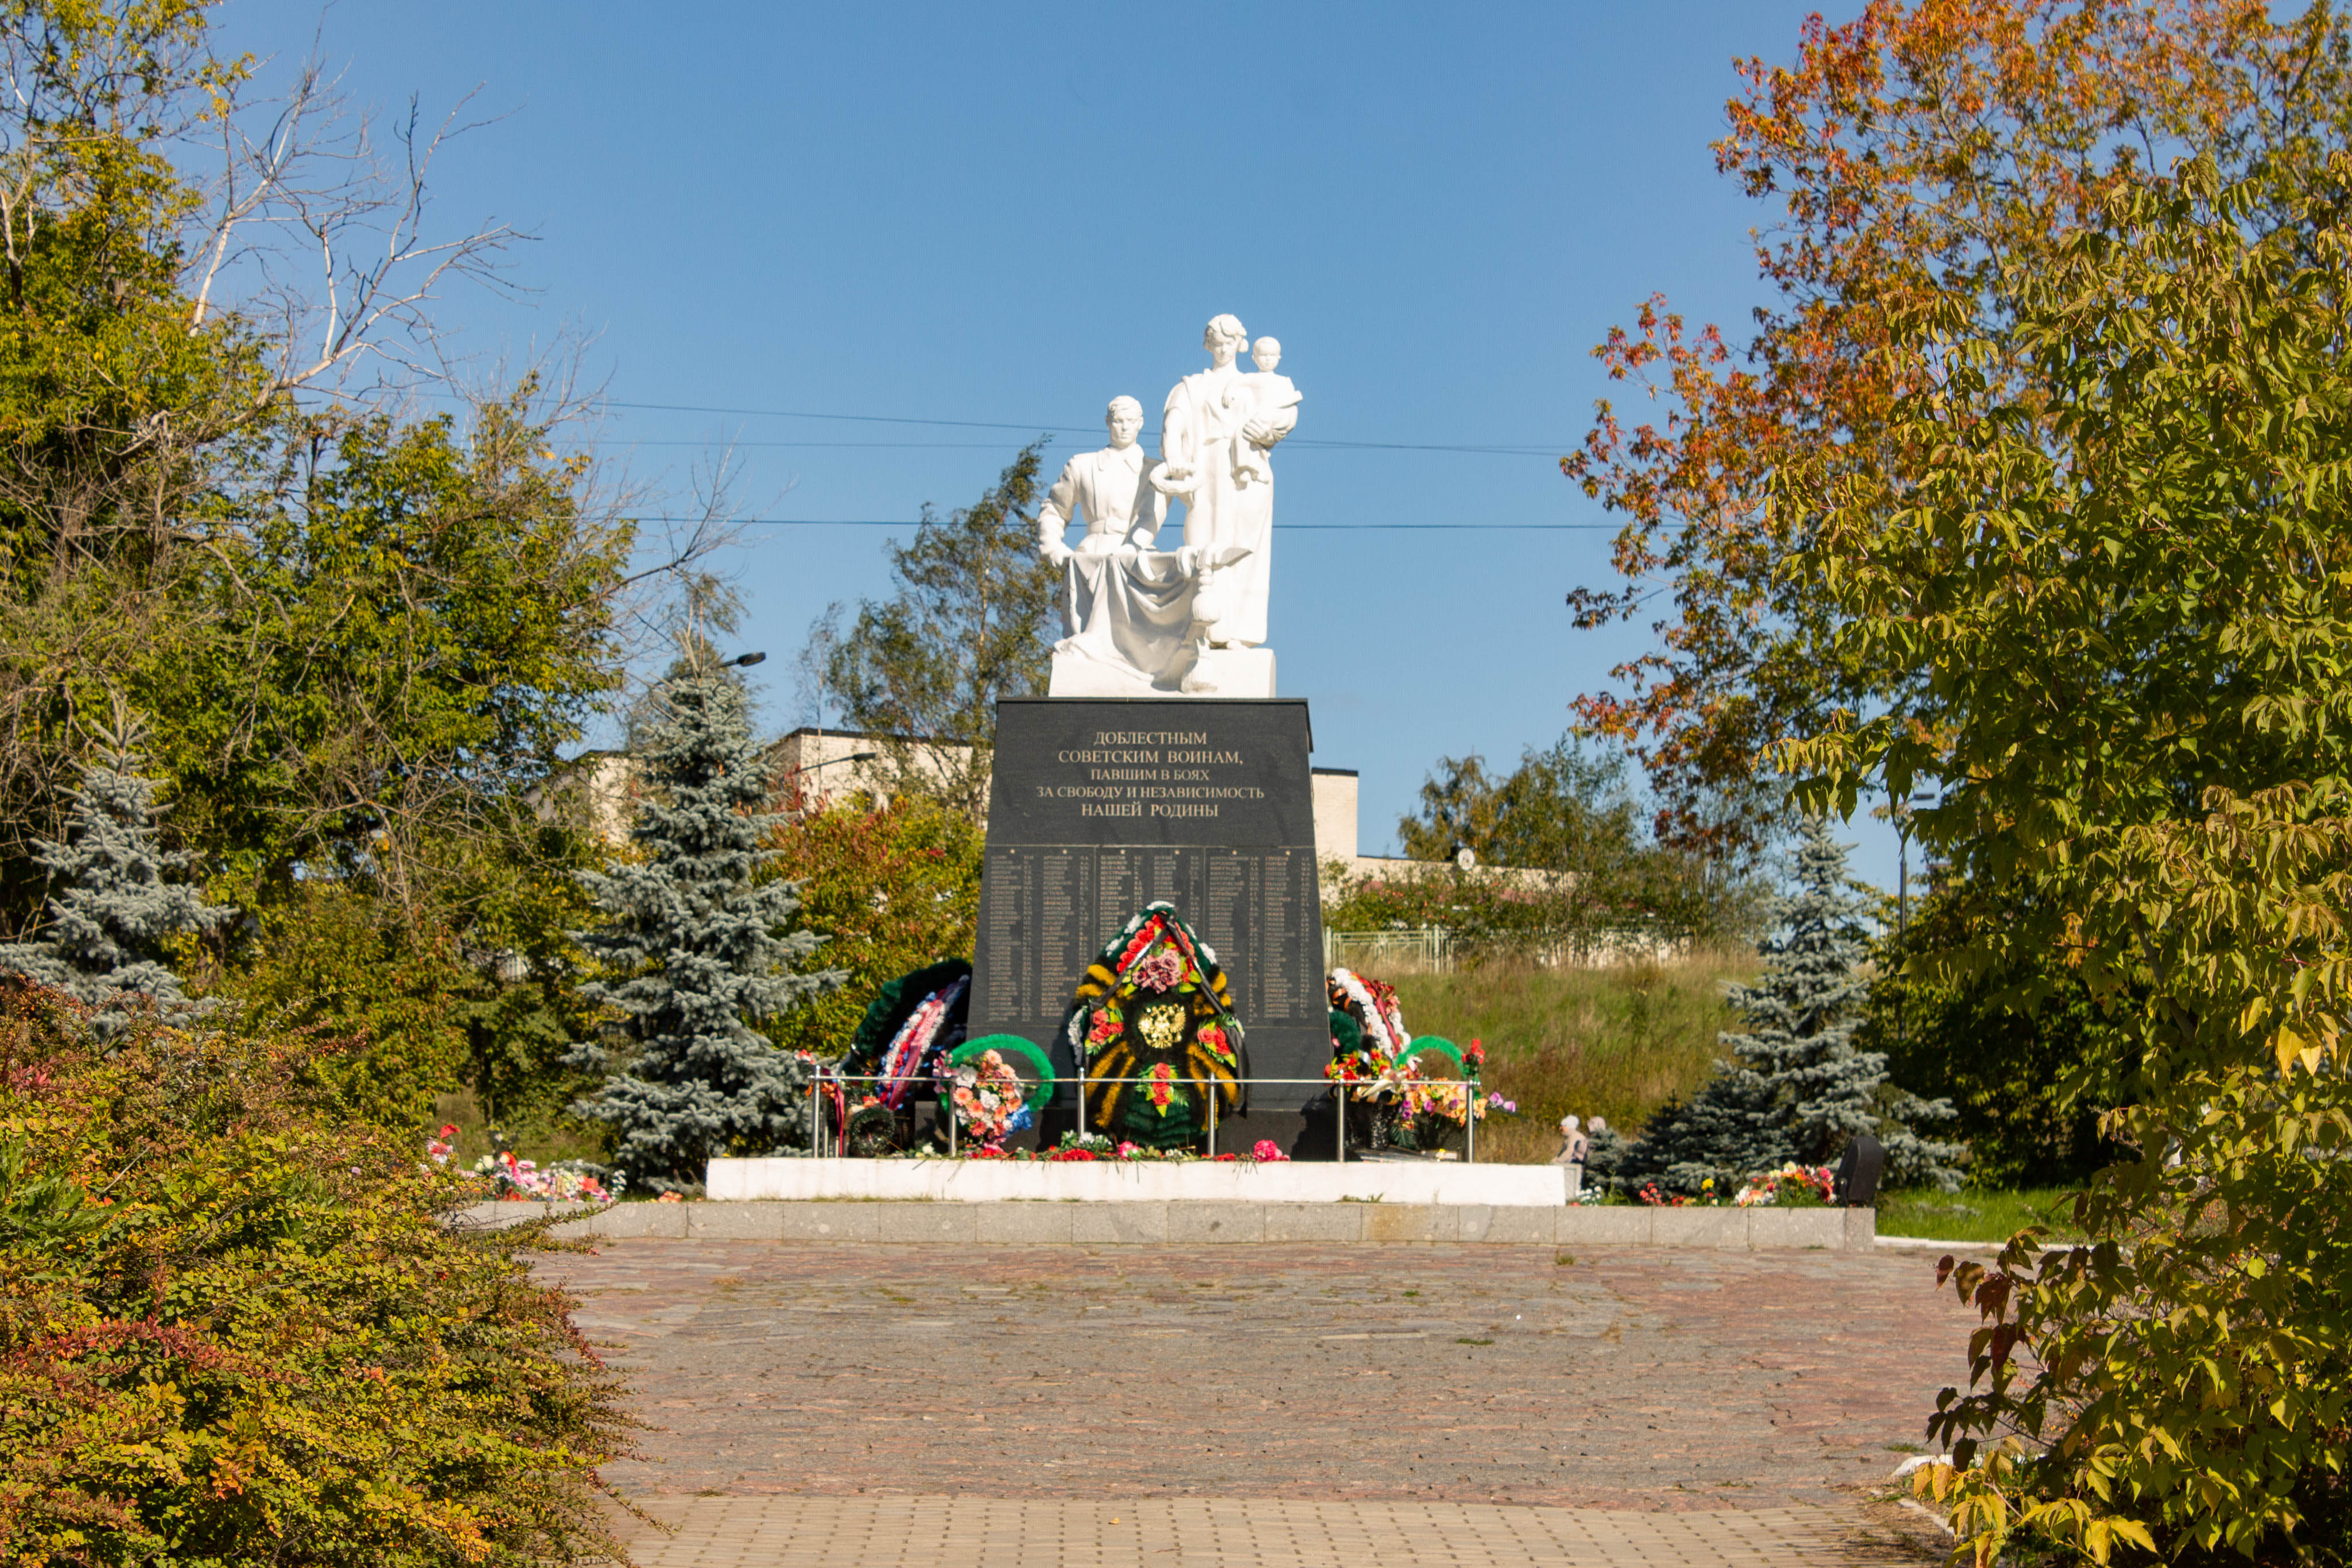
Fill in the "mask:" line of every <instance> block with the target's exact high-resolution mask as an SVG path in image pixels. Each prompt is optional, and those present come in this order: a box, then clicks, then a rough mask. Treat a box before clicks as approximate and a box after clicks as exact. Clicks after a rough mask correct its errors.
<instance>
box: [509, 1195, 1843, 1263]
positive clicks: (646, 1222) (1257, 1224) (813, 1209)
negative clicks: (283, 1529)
mask: <svg viewBox="0 0 2352 1568" xmlns="http://www.w3.org/2000/svg"><path fill="white" fill-rule="evenodd" d="M551 1210H554V1211H556V1212H562V1213H576V1214H579V1215H581V1217H580V1218H578V1219H575V1220H572V1221H569V1222H567V1223H565V1224H563V1225H560V1226H556V1227H555V1235H557V1236H558V1237H563V1238H565V1239H568V1240H600V1241H618V1240H624V1239H630V1238H636V1237H667V1238H668V1239H670V1240H673V1241H689V1240H690V1241H779V1242H782V1241H790V1242H843V1241H846V1242H898V1243H912V1244H916V1245H920V1244H922V1243H926V1242H948V1243H952V1244H959V1245H962V1246H967V1247H970V1246H980V1247H1157V1246H1171V1247H1227V1246H1244V1247H1245V1246H1252V1245H1260V1244H1266V1243H1275V1244H1280V1245H1284V1246H1300V1245H1331V1244H1338V1245H1341V1246H1348V1245H1360V1246H1391V1247H1393V1246H1423V1247H1425V1246H1431V1245H1434V1244H1439V1243H1449V1242H1476V1243H1489V1244H1493V1245H1496V1246H1507V1247H1575V1246H1585V1247H1602V1246H1631V1247H1705V1248H1707V1249H1710V1250H1718V1249H1720V1250H1730V1251H1744V1252H1759V1251H1767V1250H1780V1249H1805V1248H1811V1249H1815V1250H1821V1251H1841V1252H1867V1251H1869V1250H1871V1248H1872V1247H1873V1245H1874V1241H1875V1238H1876V1236H1877V1228H1878V1226H1877V1220H1878V1216H1877V1214H1876V1212H1875V1211H1874V1210H1871V1209H1826V1208H1823V1209H1776V1208H1749V1209H1738V1208H1680V1209H1674V1208H1647V1207H1632V1206H1626V1207H1617V1206H1602V1205H1595V1206H1593V1207H1590V1208H1584V1207H1562V1208H1533V1207H1504V1206H1498V1205H1481V1204H1349V1203H1338V1204H1252V1203H999V1204H969V1203H770V1202H749V1203H683V1204H615V1205H612V1206H611V1207H609V1208H604V1209H594V1208H590V1207H586V1206H584V1205H540V1204H512V1203H508V1204H476V1205H474V1206H473V1207H472V1208H470V1209H467V1211H466V1217H467V1220H468V1221H470V1222H472V1223H474V1224H478V1225H493V1226H496V1225H513V1224H517V1223H519V1222H520V1221H523V1220H527V1219H535V1218H537V1217H538V1216H539V1215H541V1214H543V1213H547V1212H550V1211H551Z"/></svg>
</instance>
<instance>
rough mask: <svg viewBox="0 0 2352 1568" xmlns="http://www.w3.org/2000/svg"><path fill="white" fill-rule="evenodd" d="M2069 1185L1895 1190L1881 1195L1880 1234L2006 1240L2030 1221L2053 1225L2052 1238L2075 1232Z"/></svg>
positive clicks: (1964, 1239)
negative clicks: (2005, 1190)
mask: <svg viewBox="0 0 2352 1568" xmlns="http://www.w3.org/2000/svg"><path fill="white" fill-rule="evenodd" d="M2073 1191H2074V1189H2073V1188H2071V1187H2021V1188H2018V1189H2016V1190H2014V1191H2008V1192H2002V1191H1988V1190H1986V1189H1983V1188H1979V1187H1967V1188H1963V1189H1962V1190H1961V1191H1959V1192H1957V1193H1938V1192H1932V1191H1927V1192H1920V1191H1911V1192H1895V1193H1881V1194H1878V1234H1879V1235H1881V1236H1919V1237H1932V1238H1933V1239H1935V1240H1937V1241H2007V1240H2008V1239H2009V1238H2010V1237H2011V1236H2013V1235H2015V1234H2016V1233H2017V1232H2019V1231H2021V1230H2023V1229H2024V1228H2025V1227H2026V1226H2029V1225H2042V1226H2049V1227H2050V1233H2051V1236H2052V1237H2053V1238H2057V1239H2063V1238H2065V1237H2069V1236H2071V1235H2072V1234H2073V1231H2074V1215H2073V1212H2072V1210H2071V1209H2069V1207H2068V1206H2067V1201H2066V1200H2067V1199H2068V1197H2069V1196H2070V1195H2071V1194H2072V1193H2073Z"/></svg>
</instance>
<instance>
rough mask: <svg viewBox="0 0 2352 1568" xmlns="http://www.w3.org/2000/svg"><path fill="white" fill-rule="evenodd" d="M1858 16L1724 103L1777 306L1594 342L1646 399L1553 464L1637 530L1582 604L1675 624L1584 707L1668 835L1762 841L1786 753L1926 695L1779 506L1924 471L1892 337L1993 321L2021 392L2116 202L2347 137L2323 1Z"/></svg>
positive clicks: (1641, 323)
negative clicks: (2202, 161)
mask: <svg viewBox="0 0 2352 1568" xmlns="http://www.w3.org/2000/svg"><path fill="white" fill-rule="evenodd" d="M2345 46H2346V36H2345V27H2344V24H2343V19H2342V18H2341V16H2338V15H2337V13H2336V11H2335V10H2334V9H2332V8H2331V7H2329V6H2327V5H2313V6H2310V7H2308V8H2305V7H2298V6H2273V5H2266V4H2263V0H1868V3H1866V4H1864V5H1859V6H1857V7H1854V8H1853V15H1851V16H1847V17H1844V18H1843V19H1840V20H1836V21H1834V22H1832V21H1831V20H1828V19H1825V18H1824V17H1822V16H1813V17H1812V18H1811V19H1810V20H1809V21H1808V22H1807V23H1806V24H1805V25H1804V28H1803V32H1802V34H1801V37H1800V38H1799V39H1798V40H1797V47H1796V48H1795V50H1794V51H1793V54H1792V56H1791V58H1787V59H1785V60H1782V59H1764V58H1749V59H1745V60H1742V61H1740V62H1738V73H1739V77H1740V85H1739V90H1738V94H1737V95H1736V96H1735V97H1734V98H1733V99H1732V100H1731V101H1730V102H1729V103H1727V105H1726V106H1725V109H1726V121H1727V129H1726V132H1725V134H1724V135H1723V136H1722V138H1721V139H1719V140H1718V141H1717V142H1716V143H1715V144H1714V151H1715V153H1716V158H1717V167H1718V168H1720V169H1721V170H1722V171H1723V173H1724V174H1726V175H1727V176H1728V177H1729V178H1731V179H1733V180H1735V181H1736V182H1738V185H1739V188H1740V189H1741V190H1742V191H1743V192H1744V193H1745V194H1747V195H1749V196H1751V197H1753V198H1755V199H1756V200H1757V201H1758V202H1759V224H1758V226H1757V227H1756V228H1755V229H1754V230H1753V231H1752V232H1753V239H1754V243H1755V254H1756V263H1757V272H1758V276H1759V280H1760V281H1761V282H1762V283H1763V284H1764V285H1765V287H1766V288H1767V289H1769V290H1770V291H1771V294H1772V296H1773V297H1772V300H1771V303H1770V304H1769V307H1768V308H1766V309H1763V310H1759V311H1758V313H1757V318H1756V324H1755V329H1754V331H1752V332H1749V333H1746V334H1735V333H1733V332H1730V331H1718V330H1717V328H1715V327H1712V326H1706V325H1704V324H1702V323H1697V322H1688V323H1686V322H1685V321H1684V319H1683V318H1682V317H1680V316H1678V315H1676V314H1675V313H1673V312H1672V311H1671V310H1668V309H1667V308H1666V306H1665V302H1664V300H1661V299H1655V298H1654V299H1652V300H1650V301H1648V302H1647V303H1646V304H1644V305H1643V307H1642V309H1641V310H1640V311H1639V314H1638V317H1637V319H1636V320H1635V321H1633V322H1632V323H1630V324H1629V325H1628V326H1627V327H1625V328H1623V329H1619V330H1612V331H1611V333H1610V334H1609V337H1608V339H1607V341H1606V342H1603V343H1601V345H1600V346H1599V347H1598V348H1596V349H1595V351H1594V353H1595V355H1596V356H1597V357H1598V358H1599V359H1600V360H1601V363H1603V365H1604V366H1605V367H1606V369H1607V371H1608V374H1610V376H1611V377H1612V379H1613V380H1617V381H1620V382H1622V384H1624V386H1625V387H1626V389H1627V391H1628V392H1629V394H1630V395H1629V396H1628V397H1627V398H1625V399H1624V400H1622V402H1621V401H1619V400H1616V399H1612V400H1611V401H1609V402H1604V403H1602V404H1601V405H1600V406H1599V409H1598V412H1597V415H1596V417H1595V419H1594V422H1593V426H1592V429H1591V434H1590V435H1589V436H1588V437H1587V438H1586V440H1585V442H1584V444H1583V446H1582V447H1581V448H1580V450H1579V451H1578V452H1577V453H1575V454H1574V455H1573V456H1571V457H1570V458H1568V459H1567V460H1566V461H1565V463H1564V465H1563V466H1564V468H1565V469H1566V471H1567V473H1568V475H1569V477H1570V479H1574V480H1576V481H1577V482H1578V483H1580V485H1581V487H1582V488H1583V489H1584V490H1585V492H1586V493H1587V494H1588V495H1590V496H1591V497H1593V498H1595V499H1597V500H1600V501H1601V502H1602V503H1603V504H1604V505H1606V506H1607V507H1609V508H1610V509H1611V510H1613V511H1615V512H1616V513H1618V514H1619V516H1620V517H1622V519H1623V520H1624V523H1625V527H1624V529H1623V531H1622V532H1621V533H1620V534H1619V536H1618V538H1617V541H1616V545H1615V550H1614V561H1613V563H1614V565H1615V566H1616V568H1617V570H1618V572H1619V573H1620V574H1621V578H1620V581H1619V582H1618V583H1617V584H1614V585H1613V586H1612V587H1607V588H1594V589H1588V590H1580V591H1579V592H1577V593H1576V594H1574V595H1571V596H1570V603H1571V605H1572V607H1574V608H1575V609H1576V611H1577V612H1578V616H1579V621H1580V624H1582V625H1588V626H1593V625H1602V624H1609V623H1613V622H1617V621H1621V620H1630V619H1633V618H1637V617H1638V618H1641V619H1644V620H1647V619H1650V618H1652V617H1655V620H1654V626H1655V628H1656V630H1657V632H1658V634H1659V635H1658V637H1657V638H1656V640H1655V642H1654V644H1653V645H1652V646H1650V647H1647V648H1645V649H1644V651H1643V653H1642V654H1641V655H1640V656H1638V657H1636V658H1633V659H1630V660H1628V661H1626V662H1625V663H1623V664H1622V665H1621V666H1620V667H1619V668H1617V669H1616V671H1615V672H1614V673H1615V675H1616V676H1617V677H1618V679H1619V684H1618V685H1617V686H1616V687H1614V688H1613V689H1608V690H1595V691H1589V692H1587V693H1585V694H1584V695H1583V696H1582V697H1580V699H1579V700H1578V704H1577V706H1578V710H1579V714H1580V720H1581V721H1582V722H1583V723H1585V724H1586V725H1588V726H1590V727H1591V730H1592V731H1594V732H1597V733H1601V734H1606V735H1610V736H1613V737H1616V738H1618V739H1620V740H1622V742H1625V743H1626V744H1627V745H1628V746H1630V747H1631V748H1633V750H1635V751H1636V752H1637V753H1638V754H1639V755H1640V756H1641V758H1642V760H1643V763H1644V764H1645V765H1646V767H1647V770H1648V772H1649V774H1650V778H1651V783H1652V786H1653V788H1654V790H1655V791H1656V793H1657V795H1658V799H1659V804H1660V826H1661V831H1662V833H1663V834H1664V836H1665V837H1667V838H1668V839H1669V840H1672V841H1689V840H1696V841H1700V842H1708V843H1718V844H1733V845H1737V844H1739V843H1742V842H1752V841H1753V840H1754V839H1755V838H1756V837H1758V836H1759V834H1761V833H1764V832H1766V831H1769V828H1770V826H1772V825H1773V824H1774V823H1775V822H1777V821H1778V820H1780V794H1779V791H1778V789H1777V788H1776V787H1774V784H1775V781H1774V780H1773V778H1772V774H1771V771H1770V768H1769V762H1770V760H1771V748H1772V746H1773V745H1774V743H1775V742H1778V741H1779V740H1780V739H1781V738H1782V737H1784V736H1786V735H1789V734H1790V733H1792V732H1799V731H1804V730H1807V729H1809V728H1811V726H1813V725H1816V724H1818V723H1821V722H1823V721H1826V720H1827V718H1828V716H1829V715H1830V714H1832V712H1833V711H1834V710H1837V709H1838V708H1840V707H1845V708H1851V709H1853V710H1867V709H1869V708H1870V707H1871V706H1872V705H1874V704H1875V703H1877V702H1881V701H1887V700H1902V699H1903V698H1904V696H1905V695H1906V694H1905V692H1904V689H1902V688H1899V687H1888V686H1886V685H1885V684H1884V683H1885V682H1886V681H1888V680H1891V679H1897V678H1898V676H1899V675H1900V674H1901V673H1902V672H1901V671H1898V670H1895V669H1890V668H1882V667H1877V666H1870V665H1862V664H1856V663H1854V662H1853V661H1852V660H1851V659H1850V658H1847V657H1846V655H1845V654H1844V652H1843V649H1842V645H1840V644H1838V643H1837V642H1836V641H1835V637H1834V634H1835V631H1836V629H1837V626H1838V624H1839V622H1840V620H1841V619H1842V617H1843V609H1842V608H1841V606H1840V605H1839V603H1838V602H1837V600H1835V599H1834V598H1833V597H1829V596H1825V595H1822V593H1821V592H1819V589H1818V582H1819V578H1818V574H1813V573H1811V572H1808V571H1806V570H1803V569H1802V568H1803V566H1804V565H1805V563H1804V562H1802V561H1801V560H1800V559H1798V558H1799V557H1801V556H1803V555H1806V554H1809V553H1810V552H1813V551H1814V550H1816V549H1818V548H1819V540H1818V537H1817V534H1816V532H1815V531H1814V530H1813V529H1812V527H1811V524H1810V521H1809V520H1808V518H1807V516H1806V514H1805V513H1804V512H1803V511H1802V510H1797V509H1790V508H1774V507H1772V506H1770V505H1769V496H1770V493H1771V489H1772V486H1773V485H1774V484H1775V482H1776V481H1777V480H1778V479H1780V477H1781V476H1783V475H1785V474H1787V473H1788V472H1790V470H1792V469H1793V468H1797V467H1800V466H1804V467H1808V468H1811V469H1813V470H1815V471H1817V472H1819V473H1822V474H1823V475H1826V474H1828V473H1829V472H1831V471H1836V472H1840V473H1843V474H1844V475H1847V476H1849V477H1850V478H1852V479H1853V480H1854V481H1855V482H1856V483H1861V484H1889V483H1896V482H1900V481H1901V480H1902V479H1905V478H1906V477H1908V476H1910V475H1912V474H1914V473H1916V471H1917V467H1918V465H1919V464H1920V463H1922V462H1923V461H1924V460H1925V459H1926V458H1927V455H1928V451H1927V449H1923V448H1919V447H1915V446H1913V445H1912V444H1911V437H1913V436H1914V435H1916V433H1917V432H1916V426H1913V425H1912V424H1911V422H1910V421H1908V420H1904V419H1898V418H1896V417H1895V403H1896V401H1897V400H1898V399H1900V398H1901V397H1903V396H1904V395H1906V393H1907V392H1909V391H1910V390H1912V389H1913V388H1914V387H1915V386H1916V378H1917V377H1919V376H1920V375H1922V374H1927V370H1928V368H1929V367H1928V365H1927V363H1925V362H1923V360H1922V359H1921V357H1920V356H1921V354H1922V353H1924V352H1925V348H1924V345H1922V344H1920V343H1919V342H1916V340H1915V338H1914V337H1913V335H1912V334H1911V333H1909V332H1908V331H1905V330H1902V329H1901V328H1900V327H1899V325H1898V322H1899V321H1900V320H1901V319H1903V318H1905V317H1906V316H1908V315H1910V314H1912V313H1914V312H1916V310H1918V309H1920V308H1921V306H1922V305H1923V304H1924V303H1927V302H1928V301H1931V300H1932V301H1934V302H1936V304H1937V308H1938V309H1940V310H1945V311H1946V312H1948V313H1950V314H1952V315H1954V316H1955V317H1956V318H1957V319H1960V320H1965V321H1969V322H1970V323H1973V324H1974V326H1975V327H1976V328H1977V329H1979V342H1981V343H1982V344H1983V358H1982V360H1981V362H1980V365H1979V369H1980V370H1981V372H1982V373H1983V374H1984V375H1985V377H1986V378H1987V380H1988V382H1989V383H1990V384H1999V385H2003V386H2011V387H2014V386H2017V385H2020V384H2023V383H2024V382H2026V381H2028V380H2030V378H2031V375H2032V372H2031V371H2030V369H2029V367H2027V366H2025V365H2024V364H2023V363H2022V362H2021V357H2020V356H2019V355H2018V354H2017V353H2012V349H2013V348H2014V346H2015V345H2014V342H2013V340H2011V339H2009V338H2008V337H2007V336H2006V335H2005V334H2003V333H2002V331H2000V329H2001V327H2002V325H2003V323H2005V322H2007V321H2010V320H2011V317H2012V315H2013V312H2014V310H2016V308H2017V307H2016V298H2017V297H2016V292H2015V290H2016V289H2017V286H2018V284H2019V283H2020V282H2021V280H2024V279H2032V278H2033V277H2035V276H2036V275H2037V274H2038V273H2039V272H2040V271H2041V270H2042V268H2045V267H2047V266H2048V265H2050V264H2051V263H2052V262H2053V261H2054V259H2055V258H2056V255H2057V252H2058V248H2059V247H2060V246H2061V245H2062V244H2063V241H2064V240H2065V239H2066V237H2069V236H2071V235H2074V234H2078V233H2081V232H2082V231H2083V229H2084V226H2085V225H2086V224H2095V222H2096V221H2097V216H2098V213H2099V210H2100V203H2101V201H2102V198H2103V193H2105V192H2106V191H2108V190H2110V189H2112V188H2115V187H2116V186H2117V185H2119V184H2129V183H2131V182H2132V181H2134V180H2136V179H2137V178H2139V177H2140V176H2142V175H2144V174H2147V173H2148V172H2149V171H2150V170H2151V169H2161V168H2163V167H2166V166H2168V164H2169V163H2170V161H2171V160H2172V159H2173V158H2175V157H2177V156H2179V155H2181V154H2182V153H2188V152H2202V153H2209V154H2210V155H2211V156H2213V157H2214V158H2216V159H2217V160H2219V161H2220V162H2221V164H2222V165H2223V166H2224V167H2229V168H2236V169H2241V170H2242V169H2248V168H2252V167H2253V166H2255V165H2256V164H2257V163H2259V162H2260V161H2261V160H2262V159H2263V158H2264V157H2266V156H2270V155H2273V154H2274V153H2278V152H2279V151H2281V150H2283V149H2287V148H2291V147H2294V146H2295V145H2296V144H2298V143H2300V142H2306V141H2311V142H2317V143H2319V144H2323V145H2329V146H2337V147H2341V146H2343V145H2345V144H2346V133H2347V117H2346V114H2345V110H2344V106H2345V105H2346V103H2347V102H2348V101H2352V94H2347V86H2346V67H2347V51H2346V47H2345ZM1743 339H1744V341H1743ZM1944 392H1945V395H1947V396H1958V395H1961V393H1960V390H1959V389H1958V388H1956V387H1953V386H1951V385H1949V384H1945V386H1944ZM1645 404H1647V405H1649V407H1647V408H1645V407H1644V406H1643V405H1645Z"/></svg>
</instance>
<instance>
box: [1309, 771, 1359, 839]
mask: <svg viewBox="0 0 2352 1568" xmlns="http://www.w3.org/2000/svg"><path fill="white" fill-rule="evenodd" d="M1315 858H1316V859H1318V860H1353V859H1355V858H1356V770H1355V769H1353V768H1317V769H1316V770H1315Z"/></svg>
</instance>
